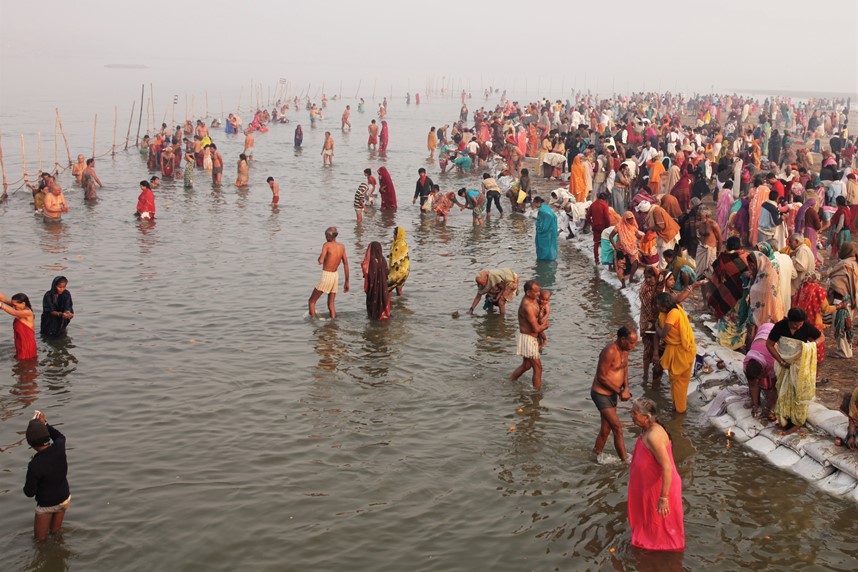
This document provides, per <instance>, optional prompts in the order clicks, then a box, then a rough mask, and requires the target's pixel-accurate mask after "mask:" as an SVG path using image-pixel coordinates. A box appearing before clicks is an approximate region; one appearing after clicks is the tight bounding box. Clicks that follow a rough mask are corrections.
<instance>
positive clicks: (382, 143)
mask: <svg viewBox="0 0 858 572" xmlns="http://www.w3.org/2000/svg"><path fill="white" fill-rule="evenodd" d="M389 136H390V135H389V133H388V131H387V121H384V120H382V122H381V133H379V135H378V152H379V153H385V152H386V151H387V140H388V137H389Z"/></svg>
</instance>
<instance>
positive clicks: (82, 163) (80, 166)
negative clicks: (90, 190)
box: [72, 155, 86, 187]
mask: <svg viewBox="0 0 858 572" xmlns="http://www.w3.org/2000/svg"><path fill="white" fill-rule="evenodd" d="M84 171H86V160H85V159H84V157H83V155H78V156H77V163H75V164H74V165H72V175H74V180H75V182H76V183H77V185H78V186H79V187H82V186H83V172H84Z"/></svg>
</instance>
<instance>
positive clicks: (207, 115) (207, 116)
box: [206, 90, 209, 119]
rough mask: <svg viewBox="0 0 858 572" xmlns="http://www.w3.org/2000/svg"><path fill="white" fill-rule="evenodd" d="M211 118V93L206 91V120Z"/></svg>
mask: <svg viewBox="0 0 858 572" xmlns="http://www.w3.org/2000/svg"><path fill="white" fill-rule="evenodd" d="M208 118H209V92H208V90H206V119H208Z"/></svg>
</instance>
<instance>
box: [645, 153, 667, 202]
mask: <svg viewBox="0 0 858 572" xmlns="http://www.w3.org/2000/svg"><path fill="white" fill-rule="evenodd" d="M649 168H650V172H649V185H648V186H649V190H650V191H652V192H651V194H652V195H653V196H654V197H657V196H658V191H659V188H660V187H661V174H662V173H664V164H663V163H662V162H661V161H660V160H658V159H653V160H652V161H650V162H649Z"/></svg>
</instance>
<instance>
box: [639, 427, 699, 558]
mask: <svg viewBox="0 0 858 572" xmlns="http://www.w3.org/2000/svg"><path fill="white" fill-rule="evenodd" d="M667 455H668V457H670V465H671V467H672V471H673V477H672V479H671V483H670V493H669V494H668V501H667V504H668V507H669V508H670V513H669V514H668V515H667V516H666V517H663V516H661V515H660V514H658V499H659V497H660V496H661V484H662V483H661V479H662V469H661V465H659V464H658V461H657V460H656V458H655V455H653V454H652V451H650V450H649V449H647V447H646V445H645V444H644V443H643V437H638V440H637V441H636V442H635V451H634V455H632V464H631V467H630V469H629V501H628V509H629V525H630V526H631V528H632V546H637V547H638V548H644V549H646V550H675V551H676V550H685V521H684V519H683V515H682V479H681V478H680V477H679V473H678V472H677V471H676V463H675V462H674V461H673V447H672V446H671V445H670V444H668V446H667Z"/></svg>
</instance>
